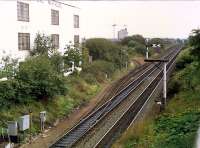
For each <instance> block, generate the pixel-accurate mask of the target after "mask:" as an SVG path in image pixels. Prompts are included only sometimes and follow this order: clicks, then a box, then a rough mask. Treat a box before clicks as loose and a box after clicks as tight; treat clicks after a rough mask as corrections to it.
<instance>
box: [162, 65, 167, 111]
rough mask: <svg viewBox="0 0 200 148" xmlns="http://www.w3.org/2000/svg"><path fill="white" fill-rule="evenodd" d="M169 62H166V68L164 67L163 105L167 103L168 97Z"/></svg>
mask: <svg viewBox="0 0 200 148" xmlns="http://www.w3.org/2000/svg"><path fill="white" fill-rule="evenodd" d="M166 69H167V62H164V69H163V101H164V102H163V105H164V107H165V105H166V99H167V70H166Z"/></svg>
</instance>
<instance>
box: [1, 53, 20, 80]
mask: <svg viewBox="0 0 200 148" xmlns="http://www.w3.org/2000/svg"><path fill="white" fill-rule="evenodd" d="M2 63H3V65H2V68H1V69H0V78H3V77H6V78H8V79H12V78H13V77H14V76H15V74H16V71H17V65H18V60H17V59H11V58H10V57H8V56H7V57H4V58H2Z"/></svg>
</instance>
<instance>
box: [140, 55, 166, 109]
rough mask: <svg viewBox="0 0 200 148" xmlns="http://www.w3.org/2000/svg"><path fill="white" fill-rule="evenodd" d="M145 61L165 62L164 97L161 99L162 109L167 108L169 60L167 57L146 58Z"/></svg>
mask: <svg viewBox="0 0 200 148" xmlns="http://www.w3.org/2000/svg"><path fill="white" fill-rule="evenodd" d="M144 61H145V62H152V63H154V62H162V63H163V97H162V99H161V109H162V110H163V109H165V106H166V103H167V62H169V60H165V59H145V60H144Z"/></svg>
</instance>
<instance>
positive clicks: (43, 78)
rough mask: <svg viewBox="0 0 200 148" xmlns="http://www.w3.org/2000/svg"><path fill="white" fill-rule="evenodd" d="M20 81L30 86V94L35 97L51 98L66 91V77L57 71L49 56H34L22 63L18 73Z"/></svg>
mask: <svg viewBox="0 0 200 148" xmlns="http://www.w3.org/2000/svg"><path fill="white" fill-rule="evenodd" d="M16 79H17V80H18V81H22V82H24V83H27V84H28V85H29V86H30V89H31V92H30V94H29V95H30V96H32V98H35V99H44V98H46V99H47V98H51V97H53V96H55V95H63V94H65V93H66V90H67V89H66V86H65V80H64V77H63V76H62V75H61V74H59V73H58V72H57V71H55V69H54V66H52V64H51V61H50V59H49V58H47V56H44V55H41V56H37V57H32V58H30V59H28V60H26V61H25V62H23V63H21V64H20V66H19V70H18V72H17V75H16Z"/></svg>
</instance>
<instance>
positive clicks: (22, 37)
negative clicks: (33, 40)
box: [18, 33, 30, 50]
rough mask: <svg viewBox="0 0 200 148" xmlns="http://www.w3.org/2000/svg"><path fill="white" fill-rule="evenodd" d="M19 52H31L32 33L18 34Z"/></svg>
mask: <svg viewBox="0 0 200 148" xmlns="http://www.w3.org/2000/svg"><path fill="white" fill-rule="evenodd" d="M18 48H19V50H30V33H18Z"/></svg>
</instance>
